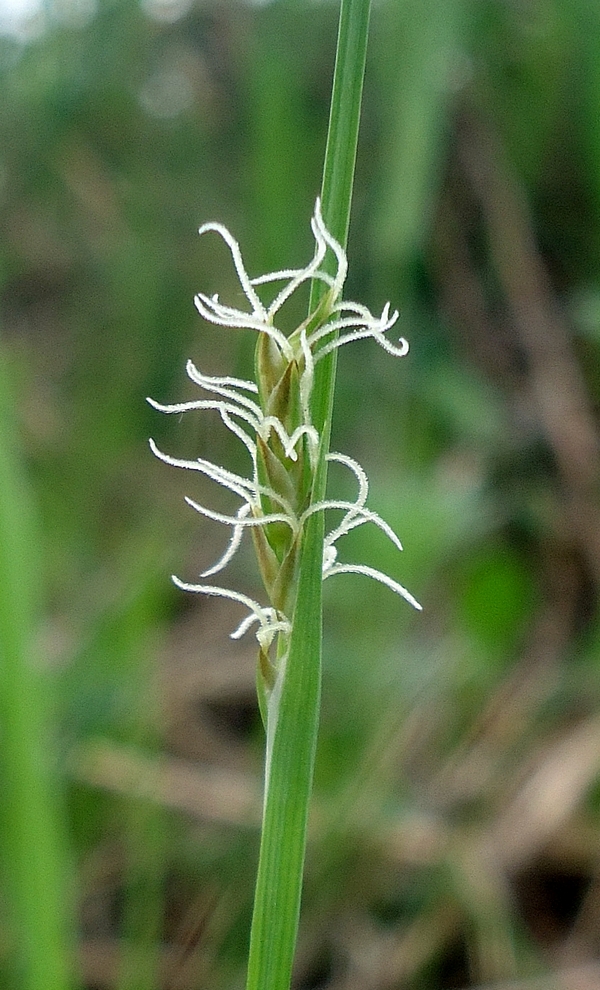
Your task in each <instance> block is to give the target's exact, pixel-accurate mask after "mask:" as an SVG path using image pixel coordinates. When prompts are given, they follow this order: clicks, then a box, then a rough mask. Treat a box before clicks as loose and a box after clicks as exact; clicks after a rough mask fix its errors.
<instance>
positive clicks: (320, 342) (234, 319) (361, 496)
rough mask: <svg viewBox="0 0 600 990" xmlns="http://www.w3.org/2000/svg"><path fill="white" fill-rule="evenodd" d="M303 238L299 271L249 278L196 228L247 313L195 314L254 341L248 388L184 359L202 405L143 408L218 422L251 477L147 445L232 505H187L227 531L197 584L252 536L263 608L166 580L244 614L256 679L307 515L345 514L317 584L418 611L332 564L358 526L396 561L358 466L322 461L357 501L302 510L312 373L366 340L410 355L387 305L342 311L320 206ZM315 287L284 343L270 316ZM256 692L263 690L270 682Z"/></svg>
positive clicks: (280, 622)
mask: <svg viewBox="0 0 600 990" xmlns="http://www.w3.org/2000/svg"><path fill="white" fill-rule="evenodd" d="M311 228H312V232H313V235H314V239H315V249H314V253H313V257H312V258H311V260H310V261H309V262H308V264H307V265H306V266H305V267H304V268H285V269H281V270H279V271H275V272H271V273H269V274H266V275H259V276H257V277H252V278H251V277H250V275H249V274H248V272H247V270H246V267H245V265H244V261H243V258H242V252H241V249H240V246H239V244H238V242H237V241H236V240H235V238H234V237H233V236H232V235H231V234H230V232H229V231H228V230H227V228H226V227H224V226H223V225H222V224H220V223H213V222H211V223H205V224H203V225H202V226H201V227H200V230H199V233H200V234H201V235H204V234H206V233H209V232H213V233H216V234H218V235H219V236H220V237H221V238H222V240H223V241H224V242H225V244H226V245H227V247H228V248H229V252H230V254H231V258H232V261H233V265H234V268H235V270H236V273H237V277H238V280H239V284H240V287H241V289H242V291H243V293H244V296H245V298H246V301H247V303H248V305H249V309H248V310H247V311H246V310H243V309H237V308H235V307H232V306H228V305H226V304H224V303H222V302H221V301H220V299H219V296H218V294H215V295H212V296H209V295H206V294H205V293H203V292H199V293H197V295H196V296H195V299H194V302H195V304H196V308H197V309H198V312H199V313H200V315H201V316H203V317H204V318H205V319H206V320H208V321H209V322H211V323H215V324H217V325H218V326H222V327H230V328H238V329H246V330H253V331H255V332H256V333H258V343H257V369H258V370H257V381H246V380H244V379H241V378H234V377H231V376H210V375H205V374H203V373H202V372H201V371H200V370H199V369H198V368H197V367H196V365H195V364H194V363H193V362H192V361H191V360H190V361H188V362H187V365H186V371H187V374H188V377H189V378H190V380H191V381H192V382H193V383H194V385H196V386H197V387H198V388H200V389H201V391H202V392H203V393H204V396H205V397H203V398H200V399H194V400H190V401H186V402H178V403H173V404H163V403H160V402H156V401H155V400H154V399H148V402H150V404H151V405H152V406H153V407H154V408H155V409H158V410H160V411H161V412H165V413H183V412H188V411H191V410H212V411H214V412H217V413H218V414H219V416H220V418H221V421H222V422H223V424H224V425H225V426H226V427H227V429H228V430H229V431H230V432H231V433H233V434H234V435H235V436H236V437H237V438H238V439H239V440H240V441H241V442H242V444H243V445H244V447H245V449H246V451H247V452H248V455H249V457H250V471H249V474H248V476H247V477H244V476H243V475H241V474H236V473H235V472H233V471H230V470H228V469H227V468H224V467H221V466H220V465H218V464H214V463H213V462H212V461H208V460H206V459H204V458H202V457H199V458H197V459H196V460H191V461H190V460H184V459H181V458H177V457H172V456H171V455H169V454H165V453H163V452H162V451H161V450H160V449H159V448H158V447H157V446H156V444H155V443H154V441H153V440H150V447H151V449H152V451H153V453H154V454H155V455H156V456H157V457H158V458H160V459H161V460H163V461H165V462H166V463H167V464H171V465H174V466H176V467H182V468H187V469H188V470H192V471H199V472H200V473H202V474H204V475H205V476H206V477H208V478H210V479H211V480H212V481H215V482H216V483H217V484H219V485H221V487H223V488H227V489H229V491H231V492H233V493H234V495H236V496H237V497H238V498H239V499H240V501H241V504H240V506H239V507H238V509H237V510H236V511H235V513H234V514H233V515H229V514H227V513H223V512H219V511H215V510H214V509H210V508H208V507H207V506H204V505H201V504H200V503H198V502H196V501H194V499H192V498H189V497H186V502H187V503H188V505H190V506H191V507H192V508H193V509H195V511H196V512H198V513H200V515H202V516H205V517H206V518H208V519H211V520H213V521H215V522H219V523H221V524H223V525H225V526H229V527H230V529H231V536H230V539H229V542H228V544H227V547H226V549H225V551H224V553H223V554H222V555H221V557H220V558H219V560H218V561H217V562H216V563H215V564H213V565H212V566H211V567H209V568H208V569H206V570H205V571H203V573H202V575H201V577H202V578H203V579H204V578H209V577H213V576H214V575H215V574H218V573H220V572H221V571H223V570H224V569H225V567H227V565H228V564H229V563H230V562H231V560H232V559H233V558H234V557H235V554H236V553H237V551H238V550H239V547H240V544H241V542H242V539H243V536H244V533H245V531H246V530H250V533H251V535H252V538H253V541H254V547H255V550H256V555H257V560H258V564H259V568H260V573H261V576H262V580H263V584H264V586H265V591H266V594H267V597H268V599H269V604H268V605H261V604H259V602H257V601H255V600H254V599H253V598H250V597H249V596H248V595H245V594H243V593H241V592H238V591H234V590H231V589H229V588H222V587H218V586H216V585H212V584H192V583H187V582H185V581H182V580H181V579H180V578H177V577H173V581H174V582H175V584H176V585H177V586H178V587H179V588H182V589H183V590H185V591H194V592H198V593H200V594H204V595H210V596H216V597H220V598H227V599H230V600H232V601H235V602H238V603H239V604H241V605H243V606H245V608H246V609H247V610H248V614H247V615H246V616H245V617H244V618H243V619H242V621H241V622H240V623H239V625H238V626H237V628H236V629H235V630H234V632H233V633H232V634H231V635H232V638H234V639H239V638H240V637H241V636H243V635H244V634H245V633H246V632H248V631H249V630H250V629H251V628H253V627H255V626H256V630H255V632H256V638H257V640H258V643H259V646H260V657H259V672H260V676H261V677H262V678H263V680H264V676H265V671H267V673H268V670H269V669H271V670H275V669H276V668H277V667H278V666H279V667H280V666H281V665H282V664H283V663H284V662H285V657H286V656H287V650H288V645H289V637H290V634H291V628H292V623H291V616H292V615H293V609H294V602H295V594H296V576H297V565H298V554H299V548H300V546H301V543H302V535H303V532H304V527H305V525H306V522H307V520H308V519H309V518H310V516H312V515H314V514H315V513H316V512H325V511H329V510H335V511H340V512H342V518H341V521H340V522H339V523H338V524H337V526H335V527H334V528H333V529H332V530H330V532H329V533H328V534H327V536H326V537H325V541H324V546H323V580H325V579H326V578H328V577H331V576H332V575H334V574H362V575H364V576H366V577H370V578H373V579H374V580H375V581H378V582H380V583H381V584H385V585H386V586H387V587H388V588H390V589H391V590H392V591H393V592H395V593H396V594H398V595H400V596H401V597H402V598H404V599H405V600H406V601H407V602H408V603H409V604H410V605H412V606H413V607H414V608H416V609H420V608H421V606H420V605H419V603H418V602H417V601H416V599H415V598H413V596H412V595H411V594H410V592H409V591H407V590H406V588H404V587H403V586H402V585H401V584H399V583H398V582H397V581H395V580H394V579H393V578H391V577H389V576H388V575H387V574H384V573H383V572H381V571H378V570H376V569H375V568H373V567H369V566H367V565H365V564H344V563H339V562H338V559H337V542H338V540H339V539H340V538H341V537H342V536H345V535H346V534H347V533H349V532H351V531H352V530H353V529H356V528H357V527H358V526H363V525H365V524H366V523H372V524H373V525H374V526H376V527H377V528H378V529H379V530H381V531H382V532H383V534H384V535H385V536H387V537H388V539H389V540H391V542H392V543H393V544H394V546H395V547H397V549H398V550H402V544H401V542H400V540H399V538H398V536H397V535H396V533H395V532H394V530H393V529H392V527H391V526H390V525H389V524H388V523H386V522H385V520H383V519H382V518H381V516H379V515H378V514H377V513H376V512H373V511H372V510H371V509H368V508H367V505H366V502H367V497H368V493H369V483H368V480H367V476H366V474H365V472H364V470H363V468H362V467H361V466H360V464H358V462H357V461H355V460H354V459H353V458H351V457H348V456H347V455H346V454H338V453H330V454H328V455H327V460H328V461H329V462H330V463H338V464H342V465H343V466H344V467H346V468H348V470H349V471H350V472H351V473H352V474H353V475H354V477H355V479H356V482H357V486H358V490H357V492H356V496H355V499H354V501H352V500H347V499H335V498H325V499H323V500H322V501H316V502H315V501H312V500H311V491H312V487H313V479H314V474H315V471H316V468H317V460H318V456H319V447H320V441H321V438H320V436H319V433H318V431H317V429H316V427H315V425H314V423H313V421H312V410H311V406H312V391H313V386H314V373H315V365H316V364H317V363H318V362H319V361H321V360H322V359H323V358H324V357H326V356H327V355H328V354H331V352H332V351H334V350H336V349H337V348H339V347H341V346H342V345H344V344H347V343H351V342H352V341H354V340H361V339H364V338H372V339H373V340H374V341H375V342H376V343H377V344H379V346H380V347H382V348H383V349H384V350H385V351H387V352H388V353H389V354H391V355H393V356H394V357H404V356H405V355H406V354H407V352H408V343H407V341H406V340H404V338H402V337H401V338H400V339H399V341H398V343H397V344H396V343H392V341H390V340H389V339H388V337H387V336H386V334H387V333H388V331H389V330H391V328H392V327H393V326H394V325H395V323H396V321H397V319H398V312H397V311H394V312H392V313H390V305H389V303H387V304H386V305H385V306H384V308H383V310H382V313H381V315H380V316H379V317H377V316H374V315H373V314H372V313H371V312H370V311H369V310H368V309H367V307H366V306H363V305H361V304H360V303H353V302H346V301H344V300H342V292H343V288H344V283H345V280H346V275H347V272H348V262H347V259H346V254H345V251H344V250H343V248H342V246H341V245H340V244H339V243H338V242H337V241H336V240H335V238H334V237H332V235H331V234H330V232H329V231H328V230H327V227H326V226H325V223H324V221H323V216H322V213H321V204H320V201H319V200H318V199H317V201H316V204H315V212H314V215H313V217H312V219H311ZM328 253H329V254H330V256H331V255H333V257H334V258H335V266H334V269H335V273H334V274H333V275H331V274H329V272H328V271H325V269H324V268H323V267H322V265H323V262H324V260H325V257H326V255H327V254H328ZM315 279H317V280H319V281H321V282H323V283H324V284H325V285H326V286H327V290H328V291H327V293H326V297H325V302H324V303H323V302H322V303H321V304H320V306H319V308H317V310H315V312H313V313H311V314H310V315H309V318H308V319H307V320H306V321H305V322H304V323H303V324H302V325H301V326H300V327H298V329H297V330H295V331H293V332H292V333H290V334H289V335H286V334H285V333H284V332H283V331H282V330H281V329H280V328H279V327H277V326H276V324H275V319H276V317H277V314H278V313H279V311H280V310H281V308H282V307H283V305H284V303H286V302H287V300H288V299H289V298H290V297H291V296H292V295H293V294H294V292H295V291H296V290H297V289H298V288H299V287H300V286H301V285H302V284H303V283H305V282H310V281H312V280H315ZM274 282H280V283H283V285H282V287H281V288H280V289H279V291H278V293H277V295H276V296H275V298H274V299H273V301H272V302H271V303H270V304H269V305H265V304H264V303H263V302H262V300H261V298H260V295H259V292H258V289H259V288H260V286H263V285H268V284H271V283H274ZM275 642H277V649H276V651H274V653H275V659H274V660H272V659H271V658H270V652H271V650H272V647H273V644H274V643H275ZM269 665H271V666H270V667H269ZM267 681H268V678H267ZM271 686H272V685H271ZM265 689H266V690H267V691H268V690H269V689H270V688H269V683H267V682H265Z"/></svg>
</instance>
